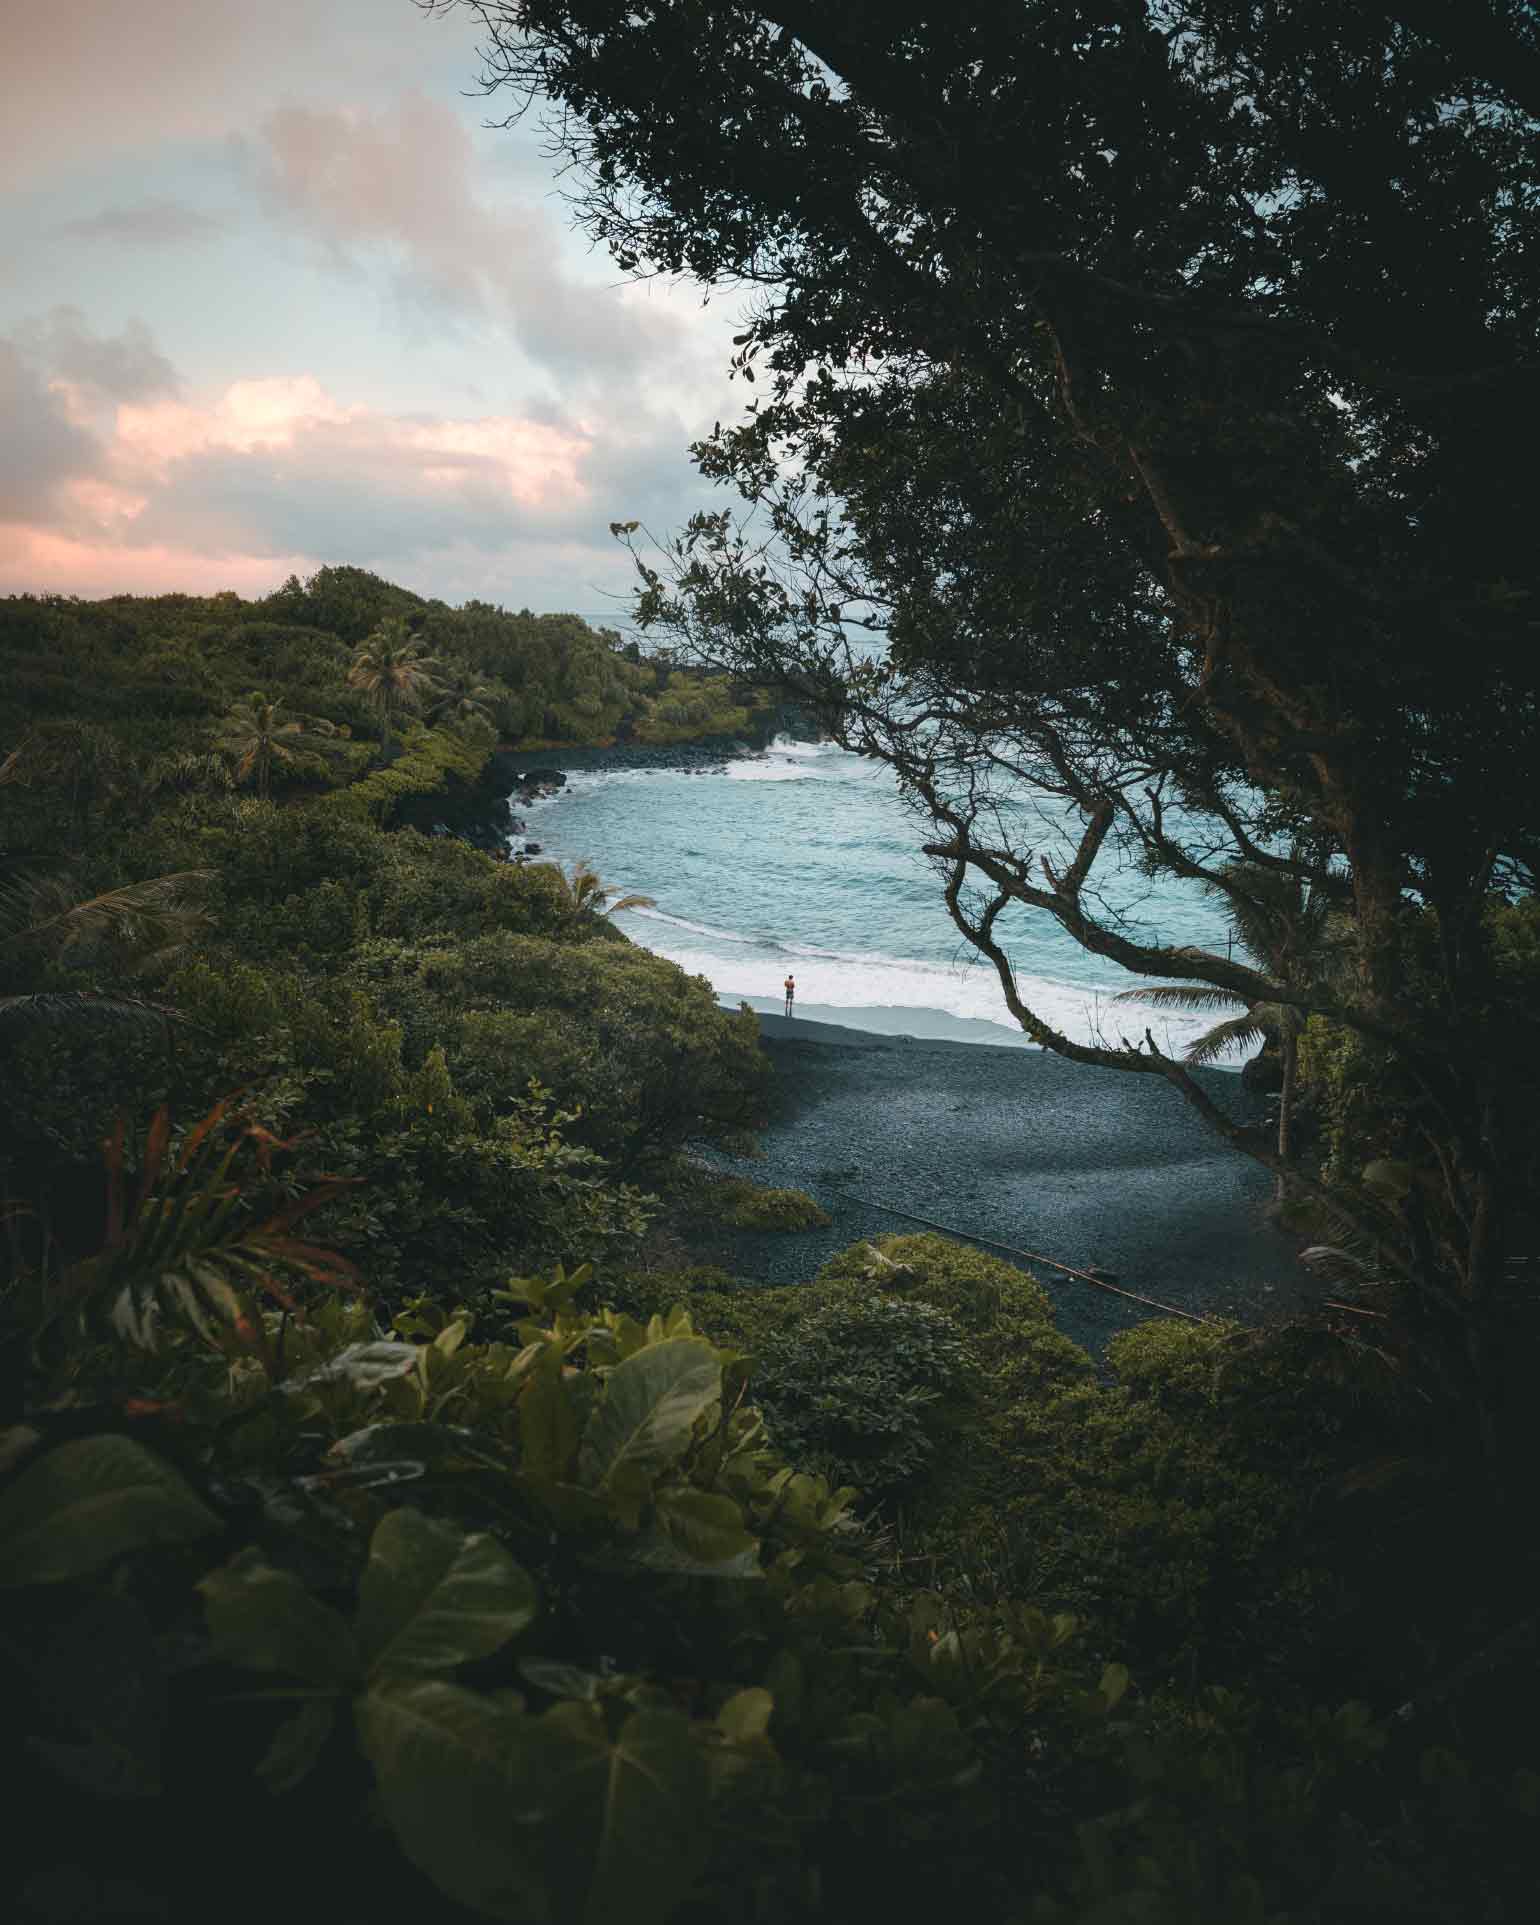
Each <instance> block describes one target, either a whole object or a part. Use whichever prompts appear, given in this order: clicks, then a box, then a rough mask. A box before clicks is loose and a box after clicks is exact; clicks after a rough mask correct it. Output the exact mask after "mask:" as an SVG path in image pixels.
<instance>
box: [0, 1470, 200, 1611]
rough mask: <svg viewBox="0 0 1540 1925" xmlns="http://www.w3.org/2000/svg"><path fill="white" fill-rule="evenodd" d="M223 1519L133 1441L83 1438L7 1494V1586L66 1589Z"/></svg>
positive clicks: (1, 1525) (1, 1522)
mask: <svg viewBox="0 0 1540 1925" xmlns="http://www.w3.org/2000/svg"><path fill="white" fill-rule="evenodd" d="M218 1529H219V1519H218V1518H217V1517H215V1515H214V1513H213V1512H212V1511H211V1510H209V1509H208V1507H207V1506H206V1505H205V1504H203V1503H202V1502H201V1501H200V1500H199V1499H198V1498H197V1497H196V1496H195V1495H194V1494H193V1492H192V1490H191V1489H190V1488H189V1486H188V1485H187V1484H186V1483H185V1482H184V1480H183V1479H182V1478H181V1477H180V1476H179V1475H178V1474H177V1472H176V1471H174V1470H173V1469H172V1468H171V1466H170V1465H169V1464H166V1463H163V1462H162V1461H161V1459H160V1458H158V1457H153V1456H152V1455H151V1454H150V1452H149V1451H147V1450H145V1449H144V1448H143V1446H142V1445H140V1444H136V1443H134V1442H133V1441H132V1440H131V1439H130V1438H127V1437H110V1436H109V1437H83V1438H81V1439H80V1440H79V1441H78V1442H76V1443H72V1444H61V1445H60V1446H59V1448H58V1449H57V1450H51V1451H49V1452H48V1454H47V1455H46V1456H44V1457H40V1458H39V1459H38V1460H37V1461H36V1462H35V1463H33V1464H30V1465H28V1467H27V1469H26V1470H24V1471H23V1472H22V1474H21V1476H20V1477H18V1478H17V1480H16V1482H15V1483H14V1484H12V1485H11V1487H10V1489H9V1490H7V1491H6V1492H5V1493H4V1495H3V1496H0V1587H3V1586H9V1585H17V1584H59V1583H63V1582H65V1581H66V1580H67V1579H69V1578H74V1577H80V1576H82V1575H83V1574H84V1573H85V1572H87V1571H93V1570H95V1569H96V1568H97V1566H98V1565H101V1564H106V1563H107V1562H109V1560H111V1559H112V1558H115V1557H118V1556H120V1555H121V1554H122V1553H123V1552H124V1551H138V1550H143V1549H145V1548H146V1546H148V1545H151V1544H185V1543H188V1542H189V1541H190V1540H191V1539H193V1538H196V1537H205V1536H207V1535H208V1534H209V1533H210V1532H211V1531H217V1530H218Z"/></svg>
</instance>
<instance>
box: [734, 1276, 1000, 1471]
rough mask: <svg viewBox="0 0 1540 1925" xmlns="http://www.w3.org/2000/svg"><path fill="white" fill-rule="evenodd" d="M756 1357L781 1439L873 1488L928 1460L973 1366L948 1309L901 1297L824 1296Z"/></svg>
mask: <svg viewBox="0 0 1540 1925" xmlns="http://www.w3.org/2000/svg"><path fill="white" fill-rule="evenodd" d="M753 1362H754V1375H753V1382H754V1394H755V1396H756V1397H757V1398H758V1400H759V1403H760V1405H761V1407H762V1409H763V1410H764V1412H765V1418H766V1422H767V1424H768V1426H769V1429H770V1434H771V1436H772V1437H773V1438H774V1439H775V1442H776V1445H777V1448H779V1449H780V1450H782V1451H784V1452H785V1453H786V1455H787V1456H788V1457H789V1458H791V1459H792V1460H793V1461H795V1462H796V1463H799V1464H805V1465H807V1466H808V1467H809V1468H810V1469H813V1470H817V1471H819V1472H821V1473H822V1474H823V1475H824V1476H825V1477H827V1478H829V1479H830V1480H831V1482H833V1483H836V1484H854V1485H856V1486H857V1487H858V1488H859V1489H860V1490H862V1491H863V1492H864V1493H866V1494H867V1495H868V1496H870V1497H886V1496H889V1495H892V1494H893V1493H895V1492H898V1491H901V1490H903V1489H904V1488H906V1487H907V1486H909V1485H912V1484H913V1483H914V1482H915V1481H916V1480H917V1479H918V1478H920V1477H922V1476H923V1475H924V1474H925V1473H926V1472H927V1471H929V1470H930V1469H931V1467H932V1464H933V1462H934V1459H935V1456H936V1452H937V1449H938V1445H939V1441H940V1437H941V1435H942V1434H943V1433H944V1431H945V1430H946V1429H948V1428H950V1427H951V1424H952V1423H953V1422H955V1412H956V1410H957V1409H958V1407H959V1406H960V1404H961V1402H962V1400H963V1399H964V1398H965V1397H966V1395H967V1393H968V1390H969V1387H970V1378H971V1374H972V1373H971V1369H970V1362H971V1360H970V1357H969V1352H968V1346H967V1344H966V1341H965V1339H964V1335H963V1332H962V1330H961V1328H960V1327H959V1326H958V1325H957V1324H956V1323H955V1322H954V1321H953V1320H952V1318H950V1317H949V1316H947V1314H946V1313H945V1311H942V1310H936V1309H933V1308H932V1307H931V1306H930V1305H929V1304H925V1303H906V1302H904V1301H903V1300H902V1299H901V1298H896V1297H876V1298H870V1299H868V1300H866V1301H864V1302H862V1301H859V1300H849V1301H840V1300H836V1301H835V1302H832V1303H824V1304H820V1305H819V1306H818V1307H817V1308H815V1309H814V1310H812V1311H811V1312H810V1313H809V1314H808V1315H807V1316H806V1317H803V1318H802V1319H801V1320H800V1321H799V1322H798V1323H797V1324H796V1325H795V1326H794V1327H793V1328H792V1329H791V1330H788V1331H786V1332H783V1333H781V1334H779V1335H775V1336H770V1337H767V1338H765V1339H764V1340H763V1341H762V1342H761V1343H760V1344H759V1345H758V1347H757V1348H756V1350H755V1352H754V1359H753Z"/></svg>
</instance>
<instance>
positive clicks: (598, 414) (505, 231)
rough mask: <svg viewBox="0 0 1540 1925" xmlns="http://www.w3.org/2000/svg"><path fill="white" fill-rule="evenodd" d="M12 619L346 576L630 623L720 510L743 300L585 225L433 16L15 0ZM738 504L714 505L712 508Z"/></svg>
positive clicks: (2, 450) (0, 534)
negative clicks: (69, 603)
mask: <svg viewBox="0 0 1540 1925" xmlns="http://www.w3.org/2000/svg"><path fill="white" fill-rule="evenodd" d="M0 30H3V37H0V46H3V48H4V64H5V69H6V79H5V95H6V111H5V114H4V116H3V117H0V593H6V592H21V591H31V592H36V593H64V594H78V595H84V596H97V595H108V594H119V593H132V594H158V593H163V592H167V591H173V590H180V591H183V592H186V593H194V594H209V593H216V592H218V591H220V590H222V589H234V590H235V591H236V592H237V593H239V594H241V595H245V596H253V595H259V594H263V593H265V592H266V591H267V590H268V589H270V588H273V587H276V586H277V585H278V584H279V583H280V582H281V581H283V580H284V578H285V577H286V576H288V575H289V574H291V573H297V574H299V575H302V576H303V575H305V574H307V573H309V572H310V571H312V570H313V569H315V568H317V567H319V566H321V565H322V564H323V563H329V562H330V563H354V564H356V565H358V566H359V567H363V568H369V569H373V570H374V571H375V572H376V573H378V574H382V575H384V576H386V577H387V578H389V579H390V580H392V581H397V582H401V583H403V584H404V585H405V586H407V587H409V588H413V589H416V590H417V591H418V592H419V593H422V594H425V595H437V596H442V597H443V598H445V599H446V600H448V601H452V602H459V601H463V600H465V599H467V598H470V597H476V598H478V599H482V600H488V601H493V602H500V603H502V604H504V605H505V606H507V607H511V608H521V607H529V608H533V609H535V610H537V611H542V612H543V611H555V610H571V611H574V612H576V613H578V614H582V615H584V616H586V617H587V618H589V619H590V620H603V621H607V622H611V623H615V624H617V625H620V624H622V623H623V619H624V614H625V603H626V597H627V594H628V591H629V587H630V584H631V581H632V573H631V566H630V563H629V561H628V560H627V558H626V556H625V555H624V554H623V552H622V551H621V550H620V549H619V548H618V546H617V544H616V543H615V542H614V540H613V539H612V537H611V536H610V534H609V524H610V523H611V522H612V521H629V520H640V521H641V522H643V524H644V525H645V526H646V527H647V528H648V529H650V530H651V531H653V532H654V533H656V534H658V535H665V536H666V535H667V534H668V533H669V532H671V531H672V530H673V529H675V528H677V527H678V526H679V524H680V523H681V522H682V521H683V520H684V519H685V517H686V516H687V515H688V514H689V513H691V512H692V511H693V510H694V509H695V508H696V507H699V506H703V505H706V504H707V503H708V502H710V501H711V499H712V497H711V491H709V490H707V489H706V488H705V487H704V486H703V484H702V483H701V482H700V480H699V478H698V477H697V476H696V475H695V472H694V470H693V468H692V467H691V465H690V462H689V458H688V453H687V450H688V446H689V443H690V442H691V440H692V439H694V438H696V437H698V436H699V435H701V434H703V433H706V432H708V431H709V430H710V428H711V426H712V424H713V422H715V421H717V420H719V419H720V420H727V419H729V418H732V417H735V416H736V414H737V413H738V412H739V410H740V409H741V406H742V403H743V399H744V394H743V390H742V389H741V388H737V387H735V386H733V385H732V384H731V383H729V382H728V380H727V364H728V359H729V356H730V353H731V347H730V337H731V336H732V335H733V333H735V332H736V331H738V329H739V328H740V327H741V325H742V320H741V312H740V309H739V308H738V306H737V305H736V302H735V300H734V299H733V298H732V297H728V298H726V299H723V298H721V297H718V298H717V299H715V300H713V302H712V303H711V304H710V305H709V306H707V305H704V304H703V301H702V296H701V291H700V290H699V289H698V288H694V287H691V286H688V285H679V286H671V285H667V284H664V283H661V282H649V283H641V284H628V283H627V282H626V281H625V280H624V279H623V277H622V276H621V275H620V273H619V271H618V270H617V269H616V268H615V266H614V264H613V262H611V261H610V260H609V258H608V256H606V255H604V254H601V253H598V252H596V251H594V250H593V249H592V248H591V246H590V244H589V243H588V242H587V240H586V239H585V238H584V237H583V236H582V235H581V234H578V233H577V232H575V231H574V230H573V228H572V226H571V221H570V216H569V213H568V210H567V208H566V206H565V204H564V202H563V200H562V198H561V194H560V189H559V185H558V182H557V180H556V175H555V163H554V162H553V161H552V160H551V159H550V158H549V157H548V156H547V155H546V154H545V153H544V152H543V147H544V139H543V136H542V134H541V132H540V129H539V127H538V125H537V124H536V122H535V121H534V119H533V118H527V119H526V120H525V121H524V122H523V123H521V124H520V125H519V126H518V127H516V128H512V129H498V128H491V127H489V126H488V125H487V123H488V121H489V120H492V119H494V118H497V117H501V116H504V115H506V114H507V113H508V112H509V111H510V110H511V109H512V106H513V104H514V103H513V102H512V100H511V99H509V98H507V97H505V96H493V97H491V98H487V97H484V96H483V95H481V94H480V93H479V92H478V91H477V89H476V81H477V77H478V75H479V72H480V62H479V59H478V55H477V22H476V20H475V18H474V16H473V15H472V14H470V13H468V12H466V11H464V10H456V11H455V12H453V13H451V14H449V15H448V16H427V15H424V14H423V13H422V12H421V11H420V10H419V9H418V8H417V7H416V6H415V5H414V4H413V0H54V4H49V5H44V6H38V5H36V4H35V0H0ZM718 505H719V504H718Z"/></svg>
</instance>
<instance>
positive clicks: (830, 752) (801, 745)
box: [727, 735, 866, 782]
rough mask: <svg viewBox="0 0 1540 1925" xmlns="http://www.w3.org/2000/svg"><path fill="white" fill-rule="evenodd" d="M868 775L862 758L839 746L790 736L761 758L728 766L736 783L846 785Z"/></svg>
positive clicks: (779, 739)
mask: <svg viewBox="0 0 1540 1925" xmlns="http://www.w3.org/2000/svg"><path fill="white" fill-rule="evenodd" d="M865 773H866V765H864V764H863V763H862V762H861V760H860V759H859V757H857V756H854V755H851V754H850V753H849V751H848V750H846V749H842V748H840V747H839V746H838V745H837V744H835V743H833V742H794V741H792V739H791V737H790V736H789V735H778V736H777V737H776V738H775V740H774V741H773V742H772V743H771V744H770V746H769V748H767V749H765V750H764V751H763V753H762V754H759V755H745V756H741V757H740V758H739V759H738V760H737V761H736V762H729V763H728V765H727V774H728V778H729V780H730V781H733V782H830V781H845V780H848V779H849V778H850V777H851V776H852V775H856V776H860V775H864V774H865Z"/></svg>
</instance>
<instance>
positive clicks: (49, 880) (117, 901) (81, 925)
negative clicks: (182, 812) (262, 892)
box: [0, 869, 209, 1030]
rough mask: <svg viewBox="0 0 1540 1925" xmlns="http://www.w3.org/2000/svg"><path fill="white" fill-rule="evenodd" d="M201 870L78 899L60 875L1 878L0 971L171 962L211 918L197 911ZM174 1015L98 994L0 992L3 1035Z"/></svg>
mask: <svg viewBox="0 0 1540 1925" xmlns="http://www.w3.org/2000/svg"><path fill="white" fill-rule="evenodd" d="M208 879H209V872H208V871H207V870H203V869H185V870H181V871H179V872H178V873H176V874H174V875H166V876H155V877H152V878H151V879H150V880H149V881H147V882H134V883H128V884H126V885H125V886H124V887H122V888H118V889H108V890H106V891H104V892H102V893H101V894H98V895H94V896H86V897H81V896H79V895H77V894H76V893H75V891H74V890H72V889H71V888H70V886H69V882H68V880H67V878H65V877H64V876H28V875H16V874H12V875H9V876H6V877H5V878H3V879H0V969H4V970H5V971H6V973H7V974H11V973H13V972H15V973H18V974H22V975H33V976H34V977H35V972H36V970H37V968H38V966H39V963H40V962H41V961H43V960H56V959H62V960H73V959H74V958H76V957H86V956H90V955H92V954H93V953H94V954H95V955H96V956H98V957H102V956H110V957H111V959H112V961H113V962H114V963H115V964H116V965H117V967H118V968H119V969H127V970H130V971H133V970H144V969H147V968H152V967H155V966H158V965H163V964H165V963H167V962H169V961H171V960H172V959H173V958H175V957H176V956H177V955H178V954H179V953H180V952H181V951H182V950H183V949H184V948H185V947H186V945H187V944H188V942H189V941H190V940H191V939H192V937H193V935H194V934H195V933H196V932H197V930H198V929H199V928H201V927H202V926H203V924H205V923H206V922H207V920H208V918H207V916H206V915H205V914H204V913H203V911H202V910H201V909H200V908H199V907H198V905H197V895H198V892H199V890H200V888H201V886H202V885H203V884H204V883H205V882H207V881H208ZM171 1013H172V1012H171V1011H169V1010H167V1009H165V1008H164V1007H162V1006H161V1005H159V1004H157V1003H150V1002H146V1001H144V1000H143V999H142V998H141V997H137V996H129V995H124V994H122V993H120V992H119V993H111V994H103V993H102V992H101V991H98V990H36V989H34V990H24V991H16V992H13V993H10V994H0V1030H6V1029H11V1028H19V1027H21V1026H23V1025H26V1026H28V1027H31V1026H35V1025H38V1024H41V1023H49V1022H77V1021H80V1020H83V1019H89V1018H91V1017H93V1016H102V1017H108V1018H123V1019H126V1020H129V1021H143V1020H146V1019H154V1020H158V1021H161V1022H164V1021H165V1020H166V1019H167V1018H168V1017H169V1016H170V1015H171Z"/></svg>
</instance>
